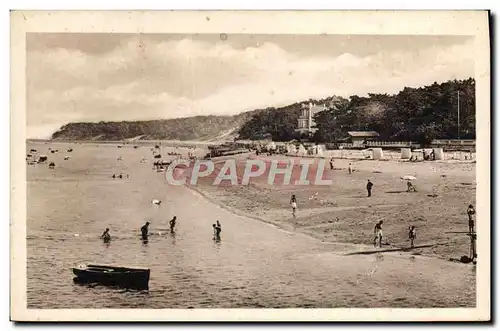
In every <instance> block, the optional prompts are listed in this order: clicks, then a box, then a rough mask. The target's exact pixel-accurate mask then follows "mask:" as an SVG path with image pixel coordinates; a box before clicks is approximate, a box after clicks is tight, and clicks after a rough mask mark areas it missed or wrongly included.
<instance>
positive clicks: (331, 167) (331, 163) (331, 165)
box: [330, 157, 353, 175]
mask: <svg viewBox="0 0 500 331" xmlns="http://www.w3.org/2000/svg"><path fill="white" fill-rule="evenodd" d="M334 160H335V159H334V158H333V157H332V158H331V159H330V170H335V163H334ZM347 171H348V172H349V175H350V174H352V172H353V170H352V163H350V162H349V166H348V167H347Z"/></svg>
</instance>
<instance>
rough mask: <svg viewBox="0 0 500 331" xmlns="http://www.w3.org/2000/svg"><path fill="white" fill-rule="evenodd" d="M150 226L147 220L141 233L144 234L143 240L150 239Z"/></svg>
mask: <svg viewBox="0 0 500 331" xmlns="http://www.w3.org/2000/svg"><path fill="white" fill-rule="evenodd" d="M148 227H149V222H146V224H144V225H143V226H142V227H141V235H142V239H143V240H147V239H148Z"/></svg>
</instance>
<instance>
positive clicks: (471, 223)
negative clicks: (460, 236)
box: [467, 205, 476, 233]
mask: <svg viewBox="0 0 500 331" xmlns="http://www.w3.org/2000/svg"><path fill="white" fill-rule="evenodd" d="M475 214H476V211H475V210H474V206H472V205H469V208H467V215H468V216H469V233H473V232H474V215H475Z"/></svg>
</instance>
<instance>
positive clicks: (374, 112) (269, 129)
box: [239, 78, 476, 143]
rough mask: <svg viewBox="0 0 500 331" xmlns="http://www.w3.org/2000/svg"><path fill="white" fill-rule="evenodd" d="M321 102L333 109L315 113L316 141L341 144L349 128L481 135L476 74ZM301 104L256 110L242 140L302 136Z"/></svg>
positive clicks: (412, 135)
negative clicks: (299, 124)
mask: <svg viewBox="0 0 500 331" xmlns="http://www.w3.org/2000/svg"><path fill="white" fill-rule="evenodd" d="M459 98H460V100H459ZM318 103H325V104H326V105H327V107H328V109H327V110H325V111H322V112H319V113H317V114H316V115H315V116H314V119H315V122H316V128H317V131H316V133H315V135H314V136H313V137H312V139H313V140H315V141H317V142H336V141H338V140H340V139H343V138H345V137H347V136H348V135H347V132H348V131H359V130H369V131H371V130H374V131H377V132H378V133H379V134H380V139H382V140H405V141H408V140H410V141H417V142H421V143H428V142H429V141H431V140H432V139H436V138H448V139H452V138H457V137H460V138H462V139H463V138H467V139H474V138H475V136H476V122H475V121H476V117H475V114H476V99H475V81H474V79H472V78H469V79H466V80H453V81H448V82H444V83H441V84H438V83H434V84H432V85H429V86H424V87H420V88H409V87H405V88H404V89H403V90H401V91H400V92H399V93H397V94H394V95H389V94H368V96H365V97H360V96H356V95H354V96H351V97H350V98H340V97H330V98H327V99H324V100H319V102H318ZM301 104H304V103H297V104H293V105H290V106H287V107H283V108H276V109H275V108H270V109H268V110H267V111H265V112H259V113H256V114H254V115H253V116H252V118H251V119H250V120H249V121H248V122H246V123H245V124H244V125H243V126H242V127H241V129H240V131H239V133H240V138H242V139H258V138H259V137H261V136H264V135H267V136H271V137H272V138H273V139H274V140H290V139H294V138H300V137H298V136H297V133H296V132H295V129H296V127H297V119H298V117H299V116H300V109H301ZM458 107H460V115H459V114H458V111H457V110H458Z"/></svg>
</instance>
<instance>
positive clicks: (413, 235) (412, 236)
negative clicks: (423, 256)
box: [373, 205, 476, 248]
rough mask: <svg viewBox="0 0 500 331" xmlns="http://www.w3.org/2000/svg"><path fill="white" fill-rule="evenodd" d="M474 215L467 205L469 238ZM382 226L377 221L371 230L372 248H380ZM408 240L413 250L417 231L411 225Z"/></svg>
mask: <svg viewBox="0 0 500 331" xmlns="http://www.w3.org/2000/svg"><path fill="white" fill-rule="evenodd" d="M475 214H476V211H475V209H474V206H473V205H469V207H468V208H467V215H468V217H469V234H470V235H471V236H475V232H474V215H475ZM382 224H384V221H379V222H378V223H377V224H375V228H374V229H373V232H374V234H375V238H374V239H373V246H375V247H376V246H377V242H378V246H379V247H382ZM408 239H409V240H410V247H411V248H414V247H415V239H417V230H416V228H415V226H414V225H411V226H409V227H408Z"/></svg>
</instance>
